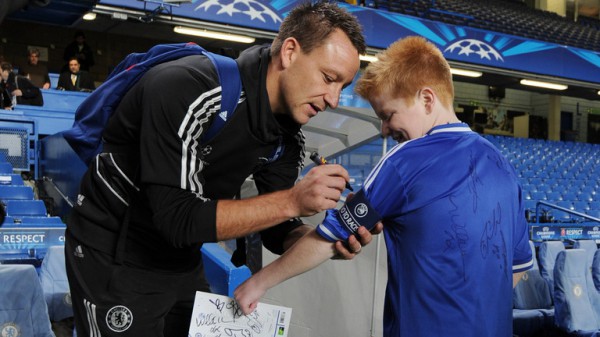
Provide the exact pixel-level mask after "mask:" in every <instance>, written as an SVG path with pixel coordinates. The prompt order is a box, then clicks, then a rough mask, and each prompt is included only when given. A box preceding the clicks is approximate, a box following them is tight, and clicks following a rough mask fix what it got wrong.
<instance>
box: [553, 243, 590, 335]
mask: <svg viewBox="0 0 600 337" xmlns="http://www.w3.org/2000/svg"><path fill="white" fill-rule="evenodd" d="M585 254H586V253H585V251H584V250H583V249H569V250H563V251H561V252H560V253H558V256H557V258H556V264H555V266H554V285H555V287H554V313H555V316H554V318H555V322H556V325H557V326H558V327H559V328H561V329H564V330H566V331H567V332H569V333H573V332H582V331H594V330H598V329H600V324H599V322H598V321H597V319H596V315H595V313H594V307H593V306H592V303H591V301H590V298H589V294H588V288H587V285H586V283H587V276H586V273H587V267H586V262H585Z"/></svg>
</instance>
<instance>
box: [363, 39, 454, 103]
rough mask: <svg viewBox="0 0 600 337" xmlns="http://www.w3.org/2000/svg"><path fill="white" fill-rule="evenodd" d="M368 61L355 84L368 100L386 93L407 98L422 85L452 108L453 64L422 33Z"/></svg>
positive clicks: (402, 40)
mask: <svg viewBox="0 0 600 337" xmlns="http://www.w3.org/2000/svg"><path fill="white" fill-rule="evenodd" d="M377 58H378V59H379V61H377V62H373V63H371V64H369V66H368V67H367V68H366V70H365V71H364V73H363V75H362V77H361V78H360V79H359V81H358V82H357V84H356V88H355V90H356V92H357V93H358V94H359V95H360V96H362V97H364V98H365V99H367V100H369V98H370V97H374V96H378V95H381V94H386V95H389V96H392V97H398V98H404V99H407V100H408V102H407V103H409V104H410V103H412V102H411V100H412V97H413V96H414V94H415V93H416V92H417V91H418V90H420V89H422V88H423V87H429V88H431V89H433V90H434V91H435V93H436V95H437V96H438V98H439V100H440V102H441V103H442V105H443V106H445V107H446V108H448V109H450V108H451V107H452V102H453V101H454V85H453V84H452V74H451V73H450V65H448V62H447V61H446V59H445V58H444V55H442V52H441V51H440V50H439V49H438V48H437V47H436V46H435V45H434V44H433V43H431V42H428V41H427V40H426V39H425V38H423V37H420V36H410V37H406V38H403V39H400V40H398V41H396V42H394V43H393V44H391V45H390V46H389V47H388V48H387V49H386V50H385V51H383V52H382V53H380V54H379V55H377Z"/></svg>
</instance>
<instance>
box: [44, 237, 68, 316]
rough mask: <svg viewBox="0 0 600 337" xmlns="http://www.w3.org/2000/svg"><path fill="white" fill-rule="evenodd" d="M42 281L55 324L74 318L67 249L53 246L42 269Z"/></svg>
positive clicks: (50, 313)
mask: <svg viewBox="0 0 600 337" xmlns="http://www.w3.org/2000/svg"><path fill="white" fill-rule="evenodd" d="M40 280H41V282H42V289H43V291H44V297H45V298H46V303H47V304H48V315H49V317H50V320H51V321H53V322H57V321H62V320H63V319H65V318H68V317H72V316H73V305H72V303H71V292H70V290H69V281H68V280H67V271H66V269H65V247H64V246H51V247H49V248H48V251H47V252H46V256H45V257H44V260H43V261H42V266H41V267H40Z"/></svg>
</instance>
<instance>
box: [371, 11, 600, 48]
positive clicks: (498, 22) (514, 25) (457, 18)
mask: <svg viewBox="0 0 600 337" xmlns="http://www.w3.org/2000/svg"><path fill="white" fill-rule="evenodd" d="M366 5H367V6H369V7H373V8H377V9H381V10H387V11H390V12H398V13H402V14H405V15H410V16H417V17H422V18H426V19H430V20H433V21H441V22H445V23H448V24H454V25H460V26H469V27H473V28H480V29H484V30H488V31H494V32H500V33H504V34H510V35H517V36H523V37H526V38H531V39H535V40H541V41H547V42H551V43H556V44H561V45H567V46H573V47H577V48H582V49H587V50H594V51H600V30H598V29H597V26H596V25H593V24H590V20H588V21H585V23H584V24H578V23H577V22H573V21H571V20H569V19H567V18H564V17H562V16H560V15H558V14H556V13H553V12H548V11H543V10H537V9H533V8H529V7H527V6H526V5H525V4H524V3H523V2H515V1H506V0H505V1H486V0H367V1H366Z"/></svg>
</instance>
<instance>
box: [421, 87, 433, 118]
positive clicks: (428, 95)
mask: <svg viewBox="0 0 600 337" xmlns="http://www.w3.org/2000/svg"><path fill="white" fill-rule="evenodd" d="M418 99H419V102H420V103H421V104H423V105H424V106H425V109H427V113H430V112H431V110H432V108H433V106H434V104H435V101H436V96H435V92H434V91H433V89H431V88H429V87H425V88H423V89H421V90H420V92H419V97H418Z"/></svg>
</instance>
